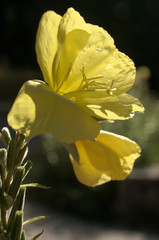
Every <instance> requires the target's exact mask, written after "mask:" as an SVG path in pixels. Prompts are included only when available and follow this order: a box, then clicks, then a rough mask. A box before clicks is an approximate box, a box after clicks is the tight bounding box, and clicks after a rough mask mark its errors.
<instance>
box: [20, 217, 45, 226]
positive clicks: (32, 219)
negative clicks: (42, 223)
mask: <svg viewBox="0 0 159 240" xmlns="http://www.w3.org/2000/svg"><path fill="white" fill-rule="evenodd" d="M45 218H47V216H38V217H34V218H30V219H28V220H26V221H25V222H24V223H23V226H24V225H27V224H29V223H33V222H36V221H39V220H42V219H45Z"/></svg>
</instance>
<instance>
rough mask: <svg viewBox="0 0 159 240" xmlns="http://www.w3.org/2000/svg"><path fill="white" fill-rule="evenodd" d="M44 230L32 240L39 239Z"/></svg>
mask: <svg viewBox="0 0 159 240" xmlns="http://www.w3.org/2000/svg"><path fill="white" fill-rule="evenodd" d="M43 232H44V230H42V231H41V232H40V233H39V234H37V235H36V236H35V237H33V238H32V239H30V240H35V239H37V238H38V237H40V236H41V235H42V234H43Z"/></svg>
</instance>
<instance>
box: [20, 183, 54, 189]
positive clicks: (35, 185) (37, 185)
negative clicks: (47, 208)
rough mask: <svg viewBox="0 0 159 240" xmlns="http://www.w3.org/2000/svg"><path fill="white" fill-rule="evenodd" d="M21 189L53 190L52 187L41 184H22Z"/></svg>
mask: <svg viewBox="0 0 159 240" xmlns="http://www.w3.org/2000/svg"><path fill="white" fill-rule="evenodd" d="M21 187H36V188H42V189H49V188H51V187H47V186H45V185H42V184H39V183H26V184H22V185H21Z"/></svg>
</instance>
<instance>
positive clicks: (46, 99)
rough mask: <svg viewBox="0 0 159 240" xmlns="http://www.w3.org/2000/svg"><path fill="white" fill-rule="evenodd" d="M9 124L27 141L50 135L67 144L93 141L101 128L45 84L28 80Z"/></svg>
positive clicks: (18, 98) (17, 99)
mask: <svg viewBox="0 0 159 240" xmlns="http://www.w3.org/2000/svg"><path fill="white" fill-rule="evenodd" d="M8 123H9V125H10V126H11V127H12V128H13V129H14V130H16V131H19V132H20V133H22V134H24V135H25V136H26V137H28V138H32V137H34V136H36V135H39V134H42V133H51V134H53V135H54V136H55V137H56V138H57V139H59V140H60V141H62V142H67V143H72V142H75V141H77V140H79V139H81V140H82V139H90V138H94V137H96V136H97V135H98V133H99V131H100V129H101V127H100V125H99V124H98V123H97V122H96V121H95V120H94V119H93V118H92V117H91V116H89V115H88V114H87V113H85V112H84V111H83V110H82V109H81V108H80V107H79V106H78V105H77V104H76V103H73V102H72V101H71V100H69V99H67V98H65V97H63V96H61V95H59V94H56V93H54V92H52V91H51V90H49V89H48V87H47V85H46V84H45V83H44V82H42V81H27V82H26V83H25V84H24V85H23V86H22V88H21V90H20V91H19V94H18V96H17V98H16V100H15V102H14V104H13V106H12V109H11V110H10V112H9V114H8Z"/></svg>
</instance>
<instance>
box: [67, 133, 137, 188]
mask: <svg viewBox="0 0 159 240" xmlns="http://www.w3.org/2000/svg"><path fill="white" fill-rule="evenodd" d="M75 145H76V147H77V151H78V153H79V163H78V162H77V161H76V160H75V159H74V158H73V156H72V155H71V154H70V157H71V161H72V164H73V168H74V171H75V174H76V177H77V179H78V180H79V181H80V182H81V183H83V184H85V185H87V186H91V187H93V186H97V185H100V184H103V183H105V182H108V181H110V180H124V179H125V178H126V177H127V176H128V175H129V174H130V173H131V171H132V168H133V165H134V161H135V160H136V159H137V158H138V157H139V156H140V151H141V149H140V147H139V146H138V145H137V144H136V143H135V142H134V141H132V140H130V139H128V138H126V137H123V136H120V135H116V134H113V133H109V132H106V131H101V133H100V134H99V135H98V137H97V138H96V142H93V141H90V140H87V141H78V142H76V143H75Z"/></svg>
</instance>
